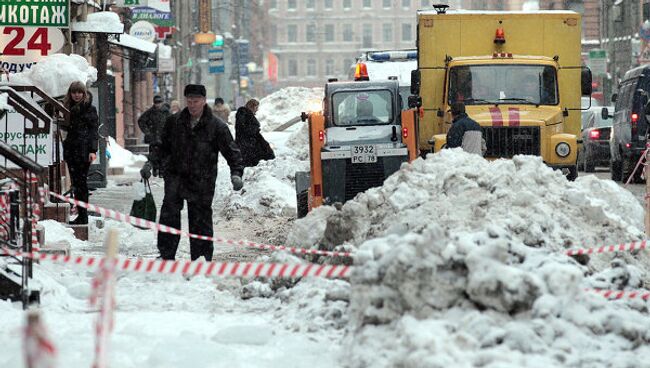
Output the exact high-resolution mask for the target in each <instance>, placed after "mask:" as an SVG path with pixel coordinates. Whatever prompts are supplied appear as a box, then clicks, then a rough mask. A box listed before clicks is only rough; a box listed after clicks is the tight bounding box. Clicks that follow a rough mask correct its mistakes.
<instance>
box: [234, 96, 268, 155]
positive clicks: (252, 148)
mask: <svg viewBox="0 0 650 368" xmlns="http://www.w3.org/2000/svg"><path fill="white" fill-rule="evenodd" d="M235 137H236V138H235V141H236V142H237V145H238V146H239V148H240V149H241V152H242V157H243V158H244V166H246V167H251V166H256V165H257V164H258V163H259V162H260V160H272V159H274V158H275V154H274V153H273V149H272V148H271V146H270V145H269V143H268V142H267V141H266V140H265V139H264V137H263V136H262V134H261V133H260V123H259V121H257V118H256V117H255V114H253V112H252V111H251V110H249V109H248V108H246V107H240V108H239V109H237V114H236V115H235Z"/></svg>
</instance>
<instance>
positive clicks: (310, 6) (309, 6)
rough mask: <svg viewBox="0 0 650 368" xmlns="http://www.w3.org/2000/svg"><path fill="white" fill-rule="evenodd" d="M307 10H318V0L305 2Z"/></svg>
mask: <svg viewBox="0 0 650 368" xmlns="http://www.w3.org/2000/svg"><path fill="white" fill-rule="evenodd" d="M305 8H306V9H307V10H314V8H316V0H307V1H306V2H305Z"/></svg>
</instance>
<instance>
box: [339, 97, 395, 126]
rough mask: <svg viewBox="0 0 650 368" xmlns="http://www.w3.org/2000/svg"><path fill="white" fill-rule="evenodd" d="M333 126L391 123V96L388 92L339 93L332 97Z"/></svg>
mask: <svg viewBox="0 0 650 368" xmlns="http://www.w3.org/2000/svg"><path fill="white" fill-rule="evenodd" d="M332 113H333V117H334V124H335V125H339V126H341V125H342V126H350V125H380V124H390V123H392V122H393V94H392V93H391V91H389V90H372V91H341V92H336V93H334V94H333V95H332Z"/></svg>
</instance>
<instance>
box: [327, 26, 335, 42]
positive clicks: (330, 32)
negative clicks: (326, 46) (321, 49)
mask: <svg viewBox="0 0 650 368" xmlns="http://www.w3.org/2000/svg"><path fill="white" fill-rule="evenodd" d="M325 42H334V25H333V24H326V25H325Z"/></svg>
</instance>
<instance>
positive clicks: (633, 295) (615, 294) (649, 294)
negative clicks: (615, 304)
mask: <svg viewBox="0 0 650 368" xmlns="http://www.w3.org/2000/svg"><path fill="white" fill-rule="evenodd" d="M585 291H588V292H593V293H596V294H599V295H602V296H604V297H605V298H607V299H610V300H619V299H642V300H645V301H647V300H648V299H650V291H647V290H643V291H620V290H603V289H585Z"/></svg>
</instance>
